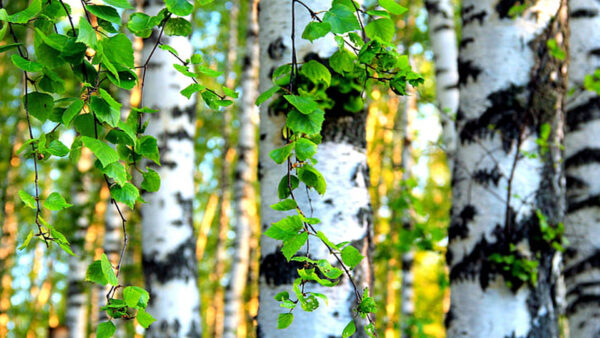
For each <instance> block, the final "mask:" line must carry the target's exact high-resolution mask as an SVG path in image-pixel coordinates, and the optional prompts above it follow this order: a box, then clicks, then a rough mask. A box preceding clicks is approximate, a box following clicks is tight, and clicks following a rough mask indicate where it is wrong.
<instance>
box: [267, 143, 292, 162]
mask: <svg viewBox="0 0 600 338" xmlns="http://www.w3.org/2000/svg"><path fill="white" fill-rule="evenodd" d="M293 149H294V143H293V142H292V143H290V144H286V145H285V146H283V147H281V148H277V149H274V150H272V151H271V152H270V153H269V156H270V157H271V158H272V159H273V161H275V162H276V163H277V164H282V163H283V162H285V161H286V160H287V158H288V157H289V156H290V154H291V153H292V150H293Z"/></svg>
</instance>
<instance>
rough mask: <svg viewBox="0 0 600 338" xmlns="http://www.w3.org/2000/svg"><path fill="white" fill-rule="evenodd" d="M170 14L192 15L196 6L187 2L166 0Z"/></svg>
mask: <svg viewBox="0 0 600 338" xmlns="http://www.w3.org/2000/svg"><path fill="white" fill-rule="evenodd" d="M165 2H166V4H167V9H168V10H169V12H171V13H173V14H175V15H178V16H187V15H190V14H192V11H193V10H194V6H193V5H192V4H190V3H189V2H187V0H165Z"/></svg>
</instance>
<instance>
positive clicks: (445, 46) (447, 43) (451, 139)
mask: <svg viewBox="0 0 600 338" xmlns="http://www.w3.org/2000/svg"><path fill="white" fill-rule="evenodd" d="M425 6H426V7H427V15H428V17H429V41H430V42H431V49H432V50H433V55H434V60H435V75H436V77H435V81H436V82H435V89H436V98H437V103H438V109H439V110H440V114H441V121H442V126H443V136H442V138H443V142H444V145H445V146H446V156H447V157H448V164H449V167H450V169H451V170H450V172H452V161H453V158H454V154H455V153H456V127H455V125H454V119H455V116H456V111H457V110H458V94H459V91H458V80H459V79H458V47H457V41H456V31H455V28H454V6H453V4H452V1H451V0H427V1H425Z"/></svg>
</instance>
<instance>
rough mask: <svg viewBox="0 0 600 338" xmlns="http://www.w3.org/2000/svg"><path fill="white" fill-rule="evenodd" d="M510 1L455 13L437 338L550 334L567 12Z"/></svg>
mask: <svg viewBox="0 0 600 338" xmlns="http://www.w3.org/2000/svg"><path fill="white" fill-rule="evenodd" d="M514 4H515V3H514V2H513V1H500V2H498V1H492V0H484V1H481V0H465V1H463V4H462V5H463V8H462V23H463V32H462V41H461V50H460V55H459V72H460V92H461V94H460V108H459V111H458V114H457V132H458V136H459V144H458V149H457V155H456V162H455V170H454V173H455V175H454V178H453V201H454V204H453V207H452V217H451V225H450V228H449V247H448V252H447V262H448V264H449V266H450V283H451V306H450V310H449V312H448V314H447V317H446V326H447V329H448V332H447V333H448V337H506V336H516V337H525V336H531V335H535V336H541V337H557V336H558V335H559V332H558V324H557V319H558V318H557V317H558V313H557V312H558V311H557V310H558V309H557V308H556V306H555V301H556V299H555V287H556V282H557V275H558V273H559V271H558V269H559V262H560V253H559V252H557V250H556V249H555V247H556V246H558V245H560V242H561V238H560V237H561V236H560V233H559V232H560V231H559V229H558V228H559V226H558V224H559V222H560V221H561V217H562V214H563V212H564V205H563V204H564V202H563V197H562V192H563V188H562V184H561V182H562V178H561V176H562V168H561V155H562V154H561V150H560V144H561V142H562V135H563V129H562V128H563V118H564V108H563V98H564V94H565V91H566V90H565V87H566V66H565V63H564V61H561V60H562V59H564V55H561V54H562V53H564V46H565V45H566V42H567V39H568V36H567V25H566V20H567V15H566V14H567V13H566V10H567V4H566V1H559V0H545V1H537V2H535V3H528V2H526V3H525V4H523V5H514ZM513 5H514V6H513Z"/></svg>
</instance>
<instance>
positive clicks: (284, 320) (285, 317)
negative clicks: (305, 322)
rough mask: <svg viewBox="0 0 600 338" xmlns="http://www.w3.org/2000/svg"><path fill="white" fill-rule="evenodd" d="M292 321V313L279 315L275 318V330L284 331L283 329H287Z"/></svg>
mask: <svg viewBox="0 0 600 338" xmlns="http://www.w3.org/2000/svg"><path fill="white" fill-rule="evenodd" d="M293 321H294V314H293V313H280V314H279V317H277V328H278V329H285V328H287V327H289V326H290V325H292V322H293Z"/></svg>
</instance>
